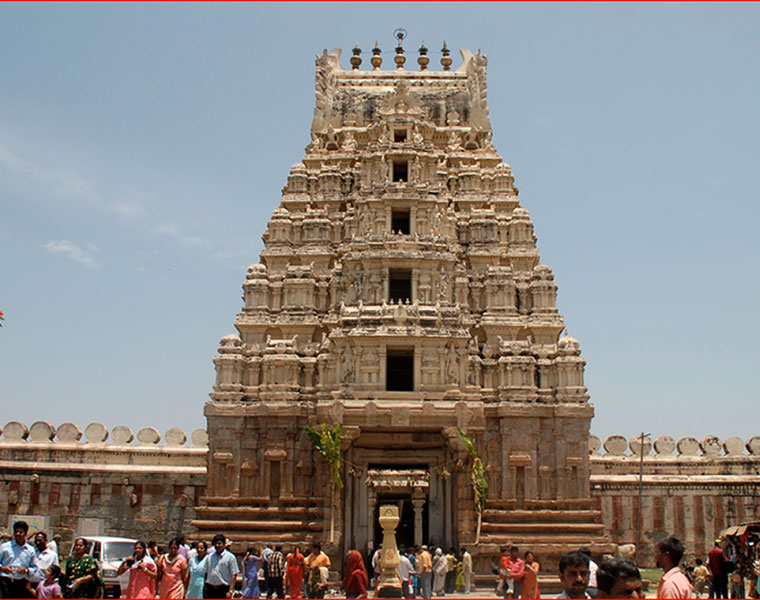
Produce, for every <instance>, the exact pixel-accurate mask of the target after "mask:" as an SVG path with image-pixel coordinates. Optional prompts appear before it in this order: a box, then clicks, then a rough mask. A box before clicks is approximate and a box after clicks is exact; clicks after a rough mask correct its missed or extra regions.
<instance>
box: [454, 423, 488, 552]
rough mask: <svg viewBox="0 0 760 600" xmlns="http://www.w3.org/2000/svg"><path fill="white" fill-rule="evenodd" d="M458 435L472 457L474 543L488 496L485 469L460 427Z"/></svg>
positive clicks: (477, 537) (476, 540)
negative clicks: (476, 517) (474, 514)
mask: <svg viewBox="0 0 760 600" xmlns="http://www.w3.org/2000/svg"><path fill="white" fill-rule="evenodd" d="M457 430H458V431H459V437H461V438H462V442H463V443H464V447H465V448H466V449H467V452H468V453H469V455H470V458H472V467H471V468H470V482H471V483H472V492H473V496H474V501H475V512H476V513H477V514H478V529H477V533H476V534H475V543H476V544H477V543H478V541H479V540H480V524H481V521H482V518H483V510H484V509H485V507H486V497H487V496H488V481H486V470H485V467H484V466H483V461H482V460H480V457H479V456H478V452H477V450H475V445H474V444H473V443H472V440H471V439H470V438H469V437H468V436H467V434H466V433H465V432H464V430H463V429H462V428H461V427H457Z"/></svg>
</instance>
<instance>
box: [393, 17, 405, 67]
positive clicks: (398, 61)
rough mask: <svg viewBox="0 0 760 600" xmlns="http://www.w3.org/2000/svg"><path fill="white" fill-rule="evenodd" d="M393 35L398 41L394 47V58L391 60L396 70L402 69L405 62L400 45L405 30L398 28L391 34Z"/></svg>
mask: <svg viewBox="0 0 760 600" xmlns="http://www.w3.org/2000/svg"><path fill="white" fill-rule="evenodd" d="M393 34H394V35H395V36H396V39H397V40H398V46H396V56H395V57H394V58H393V61H394V62H395V63H396V68H397V69H403V68H404V63H405V62H406V56H404V48H403V46H402V45H401V43H402V42H403V41H404V38H405V37H406V29H403V28H401V27H399V28H398V29H397V30H396V31H394V32H393Z"/></svg>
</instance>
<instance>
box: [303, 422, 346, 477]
mask: <svg viewBox="0 0 760 600" xmlns="http://www.w3.org/2000/svg"><path fill="white" fill-rule="evenodd" d="M304 431H305V432H306V436H307V437H308V438H309V441H310V442H311V443H312V444H313V445H314V447H315V448H316V449H317V450H319V451H320V452H321V453H322V456H324V457H325V460H326V461H327V464H328V465H330V479H331V480H332V482H333V484H335V486H336V487H338V488H342V487H343V480H342V479H341V477H340V439H341V433H342V431H343V426H342V425H341V424H340V423H338V424H337V425H336V426H335V427H334V428H333V429H330V428H329V427H328V426H327V424H325V423H323V424H322V428H321V429H317V428H316V427H308V426H307V427H305V428H304Z"/></svg>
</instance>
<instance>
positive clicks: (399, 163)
mask: <svg viewBox="0 0 760 600" xmlns="http://www.w3.org/2000/svg"><path fill="white" fill-rule="evenodd" d="M393 181H394V182H397V181H409V161H408V160H394V161H393Z"/></svg>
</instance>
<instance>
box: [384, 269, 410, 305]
mask: <svg viewBox="0 0 760 600" xmlns="http://www.w3.org/2000/svg"><path fill="white" fill-rule="evenodd" d="M388 300H389V301H390V302H398V301H399V300H401V302H406V301H409V302H411V301H412V271H411V270H410V269H390V270H389V271H388Z"/></svg>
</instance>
